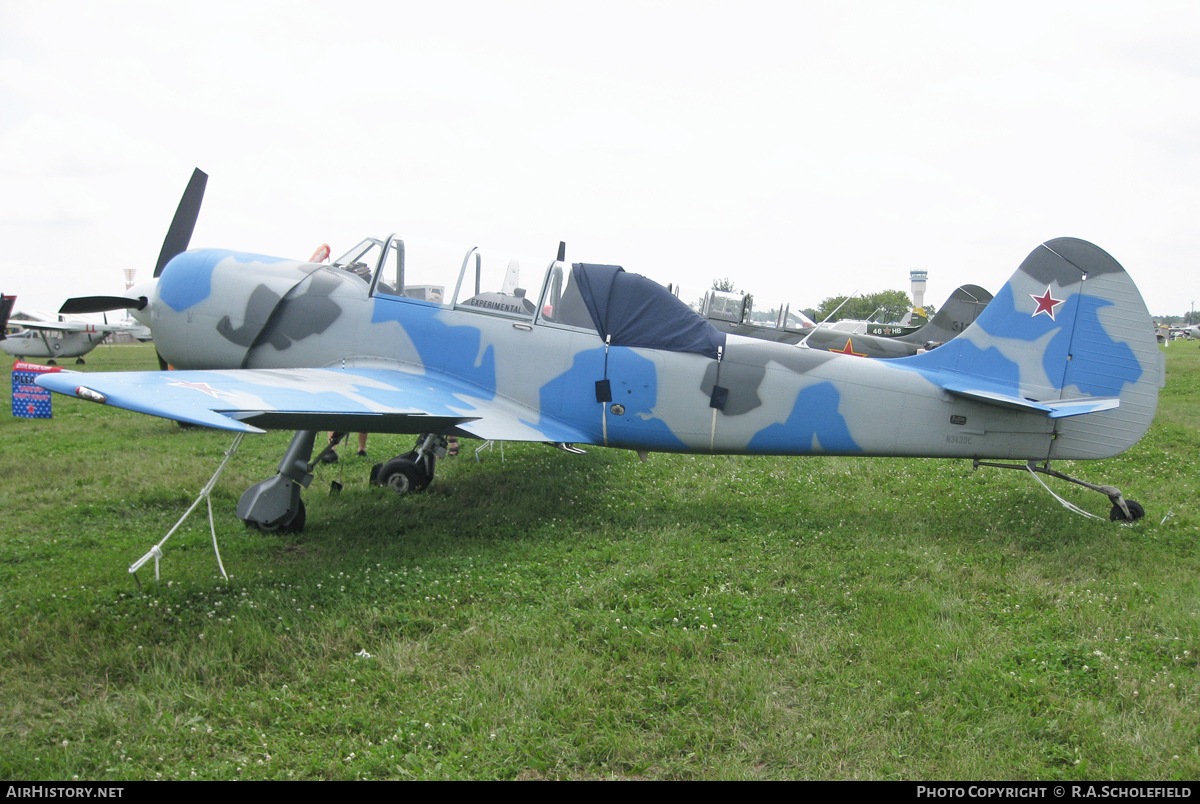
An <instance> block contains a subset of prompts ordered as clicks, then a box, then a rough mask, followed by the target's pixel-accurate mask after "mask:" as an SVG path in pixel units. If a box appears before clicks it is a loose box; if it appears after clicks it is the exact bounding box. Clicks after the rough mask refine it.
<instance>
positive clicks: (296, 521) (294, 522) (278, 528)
mask: <svg viewBox="0 0 1200 804" xmlns="http://www.w3.org/2000/svg"><path fill="white" fill-rule="evenodd" d="M307 519H308V512H307V511H305V509H304V500H300V507H299V508H297V509H296V513H295V514H293V515H292V518H291V519H289V520H288V521H287V522H272V523H271V524H270V525H264V524H263V523H261V522H252V521H250V520H249V519H246V520H243V521H244V522H245V523H246V527H248V528H254V529H255V530H258V531H261V532H262V533H299V532H300V531H302V530H304V523H305V521H306V520H307Z"/></svg>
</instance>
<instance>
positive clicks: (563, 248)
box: [555, 240, 567, 262]
mask: <svg viewBox="0 0 1200 804" xmlns="http://www.w3.org/2000/svg"><path fill="white" fill-rule="evenodd" d="M555 259H556V260H558V261H559V262H566V261H567V241H565V240H559V241H558V256H557V257H555Z"/></svg>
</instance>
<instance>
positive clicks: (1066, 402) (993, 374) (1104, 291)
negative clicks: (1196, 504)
mask: <svg viewBox="0 0 1200 804" xmlns="http://www.w3.org/2000/svg"><path fill="white" fill-rule="evenodd" d="M900 362H904V363H907V364H908V365H909V366H911V367H913V368H917V369H920V370H922V371H925V372H936V376H931V379H933V380H934V381H935V382H937V383H938V384H939V385H941V387H942V388H944V389H945V390H946V391H948V392H950V393H953V394H958V395H962V396H969V397H971V398H974V399H977V400H979V401H990V402H992V403H993V404H998V405H1001V406H1004V407H1012V408H1026V409H1034V410H1043V411H1044V412H1046V413H1047V415H1049V417H1050V418H1051V419H1053V420H1054V421H1055V424H1054V439H1053V441H1052V443H1051V446H1050V451H1049V454H1048V455H1047V457H1048V458H1080V459H1086V458H1107V457H1111V456H1113V455H1117V454H1120V453H1121V452H1124V451H1125V450H1127V449H1129V447H1131V446H1133V445H1134V444H1135V443H1137V441H1138V439H1140V438H1141V437H1142V436H1143V435H1144V434H1145V432H1146V430H1147V429H1149V427H1150V423H1151V421H1153V419H1154V411H1155V408H1156V407H1157V405H1158V389H1159V388H1161V387H1162V384H1163V364H1162V355H1161V353H1160V352H1159V350H1158V345H1157V343H1156V342H1155V337H1154V327H1153V322H1152V321H1151V319H1150V314H1149V313H1148V312H1147V310H1146V305H1145V303H1144V302H1143V301H1142V297H1141V294H1139V293H1138V290H1137V287H1136V286H1135V285H1134V284H1133V280H1132V279H1130V278H1129V275H1128V274H1127V273H1125V269H1124V268H1122V267H1121V266H1120V264H1119V263H1117V261H1116V260H1114V259H1113V258H1112V257H1110V256H1109V255H1108V254H1107V253H1106V252H1104V251H1103V250H1102V249H1100V248H1098V247H1096V246H1094V245H1092V244H1091V243H1088V242H1086V241H1083V240H1076V239H1074V238H1059V239H1057V240H1050V241H1047V242H1045V243H1043V244H1042V245H1040V246H1038V247H1037V248H1036V249H1034V250H1033V252H1032V253H1031V254H1030V255H1029V256H1028V257H1027V258H1026V259H1025V261H1024V262H1023V263H1021V267H1020V268H1018V269H1017V272H1016V273H1015V274H1013V276H1012V278H1011V279H1009V280H1008V282H1007V283H1006V284H1005V285H1004V287H1003V288H1001V290H1000V292H999V293H997V294H996V297H995V298H994V299H993V300H992V302H991V303H990V304H989V305H988V306H987V308H986V309H984V311H983V313H982V314H980V316H979V318H978V319H976V321H975V323H974V324H972V325H971V326H970V327H968V328H967V330H966V332H964V333H963V334H962V335H960V336H959V337H957V338H955V339H954V340H952V341H949V342H948V343H946V344H945V345H943V346H940V347H938V348H937V349H934V350H933V351H931V352H927V353H925V354H922V355H917V356H915V357H912V358H908V359H907V360H903V361H900ZM1088 400H1091V401H1088Z"/></svg>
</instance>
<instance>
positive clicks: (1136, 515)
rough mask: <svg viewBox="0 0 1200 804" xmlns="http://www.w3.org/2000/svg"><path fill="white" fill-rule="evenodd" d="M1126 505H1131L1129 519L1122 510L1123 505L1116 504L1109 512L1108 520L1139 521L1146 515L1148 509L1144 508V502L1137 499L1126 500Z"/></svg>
mask: <svg viewBox="0 0 1200 804" xmlns="http://www.w3.org/2000/svg"><path fill="white" fill-rule="evenodd" d="M1125 505H1126V506H1128V507H1129V518H1128V519H1127V518H1126V517H1125V512H1124V511H1122V510H1121V506H1119V505H1114V506H1113V507H1112V510H1111V511H1109V512H1108V520H1109V521H1110V522H1137V521H1138V520H1139V519H1141V518H1142V517H1144V516H1146V509H1145V508H1142V504H1141V503H1139V502H1138V501H1137V500H1126V501H1125Z"/></svg>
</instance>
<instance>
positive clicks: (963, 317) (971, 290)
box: [896, 285, 992, 344]
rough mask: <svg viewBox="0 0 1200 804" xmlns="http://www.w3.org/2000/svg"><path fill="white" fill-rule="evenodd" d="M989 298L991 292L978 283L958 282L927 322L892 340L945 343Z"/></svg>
mask: <svg viewBox="0 0 1200 804" xmlns="http://www.w3.org/2000/svg"><path fill="white" fill-rule="evenodd" d="M991 300H992V294H991V293H988V292H987V291H986V290H984V289H983V288H981V287H979V285H962V286H960V287H958V288H955V290H954V292H953V293H951V294H950V298H948V299H946V303H945V304H944V305H943V306H942V308H941V309H939V310H938V311H937V314H936V315H935V316H934V317H933V319H932V320H931V321H930V322H929V323H928V324H926V325H925V326H923V327H921V328H920V329H919V330H917V331H916V332H913V333H910V334H908V335H901V336H900V337H898V338H896V340H898V341H904V342H905V343H930V342H932V343H939V344H940V343H945V342H946V341H948V340H950V339H952V338H955V337H957V336H958V335H959V334H960V333H962V332H963V331H964V330H966V328H967V327H969V326H971V324H973V323H974V322H975V319H976V318H978V317H979V314H980V313H982V312H983V309H984V308H985V307H987V305H988V302H990V301H991Z"/></svg>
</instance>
